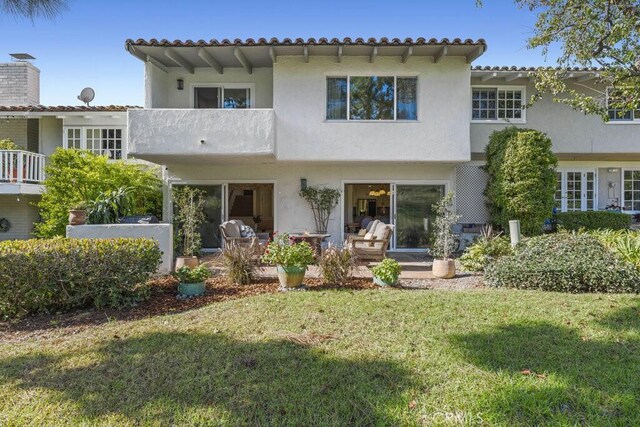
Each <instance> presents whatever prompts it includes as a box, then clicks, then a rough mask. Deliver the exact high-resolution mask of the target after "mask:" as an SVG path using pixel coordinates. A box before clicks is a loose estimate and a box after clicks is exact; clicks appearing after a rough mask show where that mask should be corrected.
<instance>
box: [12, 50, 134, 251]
mask: <svg viewBox="0 0 640 427" xmlns="http://www.w3.org/2000/svg"><path fill="white" fill-rule="evenodd" d="M15 56H16V58H17V59H18V60H14V61H13V62H9V63H2V64H0V139H11V140H12V141H13V142H14V143H15V144H16V145H17V146H18V147H19V150H1V149H0V221H2V224H4V226H3V227H2V228H0V241H2V240H10V239H26V238H28V237H30V235H31V233H32V230H33V223H34V222H36V221H37V220H38V209H37V208H36V207H35V206H33V203H35V202H37V201H38V200H39V198H40V194H41V193H42V191H43V188H44V187H43V181H44V177H45V176H44V167H45V165H46V161H47V157H48V156H49V155H51V154H52V153H53V152H54V151H55V149H56V148H58V147H65V148H69V147H71V148H81V149H87V150H91V151H93V152H95V153H100V154H104V155H106V156H109V157H110V158H113V159H121V158H126V157H127V151H126V146H127V140H126V137H127V132H126V126H127V123H126V111H127V109H128V108H132V107H128V106H114V105H110V106H95V107H94V106H91V107H89V106H84V105H83V106H43V105H40V70H39V69H38V68H36V67H35V66H34V65H33V64H32V63H31V62H30V60H27V59H24V58H30V59H31V60H33V59H34V58H32V57H30V56H28V55H25V54H21V55H15ZM7 224H8V227H7Z"/></svg>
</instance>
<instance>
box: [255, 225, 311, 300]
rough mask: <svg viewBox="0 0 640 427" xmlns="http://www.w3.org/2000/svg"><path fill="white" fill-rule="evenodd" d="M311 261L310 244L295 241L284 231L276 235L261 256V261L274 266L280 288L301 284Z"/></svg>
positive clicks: (294, 286)
mask: <svg viewBox="0 0 640 427" xmlns="http://www.w3.org/2000/svg"><path fill="white" fill-rule="evenodd" d="M313 261H314V257H313V249H312V248H311V245H309V243H307V242H297V243H296V242H295V241H294V240H293V239H291V238H290V237H289V235H288V234H286V233H283V234H278V235H276V236H275V237H274V238H273V240H272V241H271V242H269V245H268V246H267V249H266V250H265V252H264V255H263V256H262V262H264V263H266V264H270V265H275V266H276V269H277V272H278V280H279V281H280V286H281V287H282V288H297V287H299V286H300V285H302V281H303V280H304V275H305V273H306V272H307V266H308V265H309V264H311V263H313Z"/></svg>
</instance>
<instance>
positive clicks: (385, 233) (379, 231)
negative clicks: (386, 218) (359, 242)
mask: <svg viewBox="0 0 640 427" xmlns="http://www.w3.org/2000/svg"><path fill="white" fill-rule="evenodd" d="M390 234H391V230H390V228H389V226H388V225H387V224H385V223H384V222H381V223H380V224H378V226H377V227H376V229H375V231H374V232H373V237H374V238H375V240H383V239H388V238H389V236H390ZM383 244H384V243H383V242H379V243H378V242H376V243H374V245H373V246H374V247H376V248H381V247H382V245H383Z"/></svg>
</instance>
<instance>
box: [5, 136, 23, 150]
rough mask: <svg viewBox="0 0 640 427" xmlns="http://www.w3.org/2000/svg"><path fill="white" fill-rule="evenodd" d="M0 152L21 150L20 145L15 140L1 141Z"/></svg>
mask: <svg viewBox="0 0 640 427" xmlns="http://www.w3.org/2000/svg"><path fill="white" fill-rule="evenodd" d="M0 150H9V151H15V150H20V147H19V146H18V144H16V143H15V142H13V139H10V138H6V139H0Z"/></svg>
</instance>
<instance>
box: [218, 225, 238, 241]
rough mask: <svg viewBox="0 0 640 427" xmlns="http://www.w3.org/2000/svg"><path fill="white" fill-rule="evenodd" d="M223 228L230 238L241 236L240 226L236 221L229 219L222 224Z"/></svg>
mask: <svg viewBox="0 0 640 427" xmlns="http://www.w3.org/2000/svg"><path fill="white" fill-rule="evenodd" d="M222 228H224V234H225V235H226V236H227V237H228V238H231V239H233V238H237V237H241V236H240V226H239V225H238V224H237V223H236V222H235V221H227V222H225V223H223V224H222Z"/></svg>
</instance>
